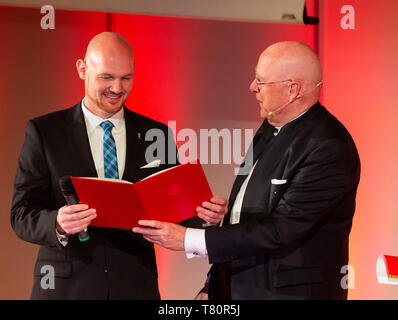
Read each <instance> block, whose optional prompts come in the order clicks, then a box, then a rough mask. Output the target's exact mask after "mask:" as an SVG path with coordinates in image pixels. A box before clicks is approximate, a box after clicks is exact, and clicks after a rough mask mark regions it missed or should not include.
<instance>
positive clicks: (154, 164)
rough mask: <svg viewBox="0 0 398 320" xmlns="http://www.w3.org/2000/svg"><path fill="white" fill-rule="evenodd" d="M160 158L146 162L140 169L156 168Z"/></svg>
mask: <svg viewBox="0 0 398 320" xmlns="http://www.w3.org/2000/svg"><path fill="white" fill-rule="evenodd" d="M160 162H161V161H160V160H159V159H158V160H154V161H152V162H150V163H148V164H146V165H145V166H142V167H141V168H140V169H147V168H157V167H159V165H160Z"/></svg>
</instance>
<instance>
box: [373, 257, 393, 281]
mask: <svg viewBox="0 0 398 320" xmlns="http://www.w3.org/2000/svg"><path fill="white" fill-rule="evenodd" d="M376 274H377V281H378V282H379V283H383V284H395V285H397V284H398V257H395V256H389V255H380V256H379V258H378V259H377V263H376Z"/></svg>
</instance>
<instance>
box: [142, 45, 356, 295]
mask: <svg viewBox="0 0 398 320" xmlns="http://www.w3.org/2000/svg"><path fill="white" fill-rule="evenodd" d="M321 84H322V70H321V65H320V62H319V59H318V57H317V55H316V54H315V52H314V51H313V50H312V49H311V47H309V46H308V45H305V44H303V43H300V42H279V43H276V44H273V45H271V46H270V47H268V48H267V49H266V50H265V51H264V52H263V53H262V54H261V55H260V58H259V60H258V64H257V66H256V68H255V79H254V80H253V82H252V83H251V84H250V90H251V91H252V92H253V93H254V94H255V96H256V99H257V101H258V103H259V106H260V115H261V117H262V118H264V119H265V120H264V121H263V123H262V125H261V126H260V128H259V130H258V131H257V133H256V135H255V137H254V139H253V143H252V147H253V158H251V157H250V159H249V158H248V159H246V161H248V160H252V167H251V171H250V172H249V173H248V174H247V173H246V174H242V175H239V176H238V177H237V178H236V180H235V183H234V185H233V187H232V191H231V195H230V198H229V208H228V214H227V215H226V216H225V218H224V222H223V225H222V227H220V228H210V229H208V230H199V229H191V228H188V229H186V228H185V227H182V226H178V225H174V224H169V223H164V222H158V221H142V222H141V224H142V226H143V227H140V228H135V229H134V231H136V232H140V233H142V234H144V235H145V238H146V239H147V240H149V241H151V242H154V243H158V244H160V245H162V246H164V247H166V248H169V249H172V250H185V251H186V252H187V253H193V254H194V255H195V256H197V257H204V258H208V259H209V262H210V263H213V266H212V268H211V270H210V272H209V275H208V281H207V283H206V286H205V288H204V290H202V292H201V294H200V295H199V296H198V298H210V299H346V298H347V291H346V287H344V286H342V285H341V282H342V281H341V280H342V277H343V276H344V275H343V274H341V270H342V267H344V266H345V265H347V264H348V238H349V234H350V230H351V226H352V219H353V215H354V211H355V197H356V191H357V187H358V183H359V177H360V160H359V156H358V153H357V149H356V147H355V143H354V141H353V140H352V138H351V136H350V134H349V133H348V131H347V130H346V129H345V127H344V126H343V125H342V124H341V123H340V122H339V121H338V120H337V119H336V118H335V117H334V116H333V115H331V114H330V113H329V112H328V111H327V110H326V108H325V107H323V106H322V105H321V104H320V103H319V98H320V91H321ZM145 227H152V228H145ZM207 292H208V296H207Z"/></svg>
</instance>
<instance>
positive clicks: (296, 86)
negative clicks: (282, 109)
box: [289, 82, 301, 102]
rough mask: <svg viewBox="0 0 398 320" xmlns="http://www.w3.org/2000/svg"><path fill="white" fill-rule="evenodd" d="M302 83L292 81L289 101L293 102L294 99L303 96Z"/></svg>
mask: <svg viewBox="0 0 398 320" xmlns="http://www.w3.org/2000/svg"><path fill="white" fill-rule="evenodd" d="M300 90H301V85H300V83H298V82H292V83H291V84H290V88H289V102H293V101H294V100H296V99H298V98H300V97H301V95H300Z"/></svg>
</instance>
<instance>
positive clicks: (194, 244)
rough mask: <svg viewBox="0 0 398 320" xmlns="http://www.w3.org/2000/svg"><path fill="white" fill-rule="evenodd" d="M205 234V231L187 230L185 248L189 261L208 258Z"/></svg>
mask: <svg viewBox="0 0 398 320" xmlns="http://www.w3.org/2000/svg"><path fill="white" fill-rule="evenodd" d="M205 232H206V231H205V230H203V229H193V228H187V231H186V233H185V240H184V247H185V254H186V256H187V258H188V259H191V258H193V257H197V258H207V248H206V239H205Z"/></svg>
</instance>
